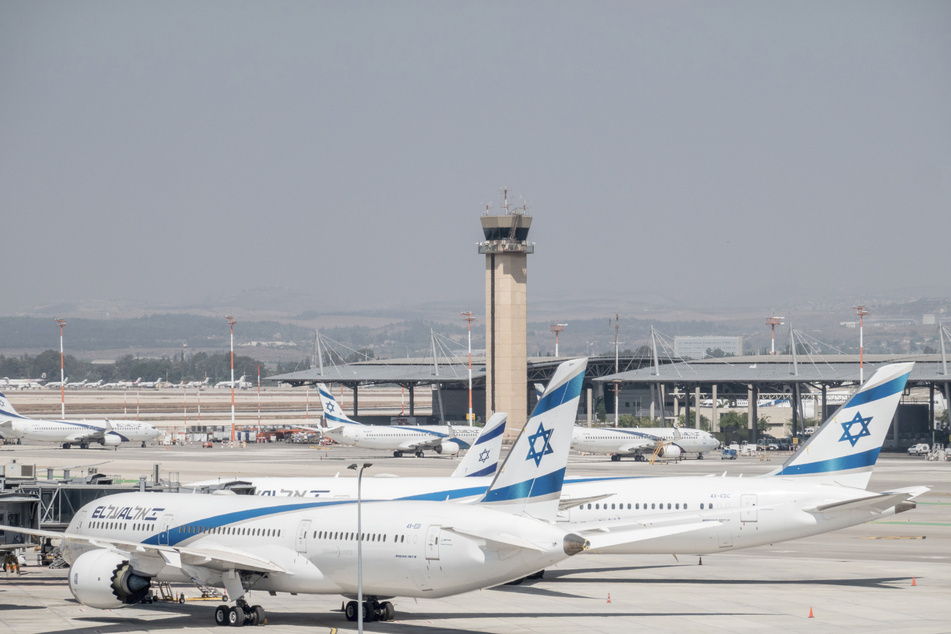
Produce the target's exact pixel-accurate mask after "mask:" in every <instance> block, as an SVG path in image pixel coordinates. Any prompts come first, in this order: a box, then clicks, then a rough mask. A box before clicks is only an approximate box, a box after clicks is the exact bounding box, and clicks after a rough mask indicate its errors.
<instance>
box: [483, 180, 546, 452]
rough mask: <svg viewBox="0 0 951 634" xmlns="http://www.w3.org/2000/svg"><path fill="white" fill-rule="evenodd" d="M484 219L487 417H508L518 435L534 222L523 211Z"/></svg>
mask: <svg viewBox="0 0 951 634" xmlns="http://www.w3.org/2000/svg"><path fill="white" fill-rule="evenodd" d="M504 207H505V213H504V214H502V215H498V216H490V215H488V214H486V215H484V216H482V218H481V221H482V233H483V234H484V235H485V241H484V242H480V243H479V253H484V254H485V356H486V364H485V372H486V379H485V400H486V403H485V410H486V411H485V415H486V418H488V417H489V416H491V415H492V414H494V413H495V412H507V413H508V422H507V423H506V431H507V433H508V434H509V435H511V434H513V433H518V432H519V431H520V430H521V429H522V428H523V427H524V426H525V423H526V422H527V420H528V384H527V377H528V344H527V342H526V334H525V331H526V328H527V321H528V310H527V308H528V304H527V294H528V293H527V291H528V287H527V284H526V279H527V272H528V254H529V253H534V252H535V245H534V244H533V243H531V242H528V230H529V228H530V227H531V226H532V217H531V216H527V215H525V213H524V211H525V210H524V209H521V210H518V209H516V210H513V211H511V212H510V211H509V208H508V198H507V197H506V198H505V203H504Z"/></svg>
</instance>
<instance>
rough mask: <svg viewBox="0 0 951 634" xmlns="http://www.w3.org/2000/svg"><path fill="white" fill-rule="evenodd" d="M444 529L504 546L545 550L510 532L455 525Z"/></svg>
mask: <svg viewBox="0 0 951 634" xmlns="http://www.w3.org/2000/svg"><path fill="white" fill-rule="evenodd" d="M442 529H443V530H444V531H449V532H451V533H457V534H459V535H465V536H467V537H474V538H476V539H483V540H485V541H487V542H494V543H496V544H501V545H503V546H511V547H514V548H527V549H529V550H537V551H539V552H545V549H544V548H540V547H539V546H538V545H536V544H533V543H532V542H530V541H528V540H527V539H522V538H520V537H516V536H515V535H510V534H508V533H496V532H493V533H492V534H489V533H485V532H482V533H480V532H478V531H473V530H463V529H460V528H457V527H455V526H443V527H442Z"/></svg>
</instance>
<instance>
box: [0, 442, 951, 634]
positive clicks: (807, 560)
mask: <svg viewBox="0 0 951 634" xmlns="http://www.w3.org/2000/svg"><path fill="white" fill-rule="evenodd" d="M10 449H11V448H9V447H7V448H5V450H4V451H3V452H0V463H8V462H9V460H10V458H11V457H13V455H14V454H11V453H10V451H9V450H10ZM17 449H22V450H25V451H24V452H23V453H21V454H19V458H20V459H21V460H26V461H29V462H31V463H32V462H35V463H36V464H37V467H38V468H39V469H42V467H43V466H46V465H45V464H44V459H46V458H49V457H51V456H53V455H56V453H57V452H58V453H59V454H63V459H65V456H66V455H67V454H69V455H70V456H72V457H73V458H78V457H79V456H81V455H82V456H85V455H87V454H92V453H94V452H93V451H91V450H90V451H87V452H79V451H77V450H71V451H65V450H50V449H47V448H40V447H19V448H17ZM133 452H135V455H136V456H137V457H138V458H141V459H142V460H143V462H141V463H137V465H138V466H133V470H134V472H135V473H139V472H142V473H146V472H148V471H149V468H150V466H149V465H150V464H151V463H152V461H155V462H161V464H162V470H163V471H166V470H168V471H175V470H178V471H179V472H181V473H182V476H183V477H182V481H183V482H184V481H186V479H187V478H186V474H188V476H187V477H192V475H197V474H198V473H199V472H200V473H202V474H205V473H207V472H208V468H209V467H208V465H207V464H205V463H207V462H211V463H212V468H213V469H214V468H218V469H221V470H223V471H229V472H231V473H245V474H249V475H250V474H256V473H262V474H263V473H268V474H272V473H274V471H283V470H287V469H288V468H290V467H293V466H297V467H299V468H301V470H302V471H306V472H321V473H336V472H337V471H345V469H346V466H345V465H346V464H349V462H350V461H354V460H358V459H365V458H369V459H371V461H373V462H374V467H373V468H372V471H376V470H377V468H379V472H380V473H384V472H385V473H398V474H402V475H425V474H434V475H435V474H444V473H448V472H449V471H451V470H452V468H453V467H454V466H455V461H453V460H449V459H446V458H442V457H439V458H426V459H422V460H420V459H416V458H403V459H399V460H396V459H393V458H389V457H387V456H385V455H384V456H379V455H377V456H372V455H369V454H368V453H367V452H361V451H358V450H353V449H346V448H335V449H333V450H326V451H325V450H315V449H308V448H307V447H306V446H296V447H295V446H290V445H287V446H285V445H281V446H262V447H254V448H253V449H252V448H246V449H245V450H243V451H242V450H239V449H228V450H225V449H217V448H216V449H208V450H202V449H200V448H192V447H185V448H179V449H178V450H177V451H176V450H174V449H172V450H168V451H167V452H166V451H165V450H160V449H157V448H156V449H146V450H142V449H140V448H128V450H127V449H126V448H123V449H121V450H119V452H117V453H118V455H119V456H122V455H123V454H126V453H128V454H133ZM138 452H144V453H142V454H141V455H139V453H138ZM96 453H98V452H96ZM102 453H106V452H102ZM109 453H113V452H109ZM320 454H325V455H326V456H328V457H325V458H324V459H323V460H320V459H319V455H320ZM314 456H318V459H317V460H315V459H314ZM103 457H104V458H105V456H103ZM124 460H130V462H131V463H134V464H136V461H134V460H131V459H130V458H122V459H120V458H118V457H117V458H115V462H110V463H109V464H107V465H102V467H100V468H101V470H102V471H103V472H108V473H113V472H114V471H113V469H112V468H110V467H112V466H115V467H116V472H118V471H122V470H124V469H125V466H124V465H125V462H124ZM779 462H781V461H780V460H779V459H778V458H773V459H772V461H771V463H765V462H761V461H759V460H757V459H749V458H748V459H741V460H738V461H736V462H733V461H723V462H721V461H720V460H704V461H695V460H691V461H689V462H683V463H680V464H678V465H666V466H661V465H654V466H651V465H646V464H643V463H633V462H622V463H620V464H618V463H611V462H609V461H607V460H606V459H605V458H603V457H594V456H577V455H573V456H572V459H571V465H570V467H569V473H572V474H606V473H625V474H629V475H661V474H663V475H673V474H677V473H681V474H684V475H686V474H699V473H717V474H719V473H721V472H723V471H724V470H728V471H729V472H730V473H732V474H738V473H743V474H745V475H755V474H757V473H763V472H764V471H766V470H768V469H769V468H772V467H774V466H776V465H778V464H779ZM79 463H80V461H79V460H75V459H74V460H73V461H72V464H74V465H76V464H79ZM327 467H329V468H327ZM201 477H204V475H203V476H201ZM914 484H925V485H929V486H931V487H932V491H931V492H929V493H928V494H926V495H924V496H922V498H920V503H919V506H918V508H917V509H916V510H914V511H911V512H908V513H904V514H901V515H898V516H894V517H889V518H884V519H883V520H882V521H878V522H872V523H869V524H865V525H862V526H857V527H853V528H849V529H845V530H842V531H837V532H834V533H828V534H826V535H820V536H817V537H812V538H808V539H803V540H798V541H794V542H786V543H781V544H777V545H775V546H772V547H759V548H754V549H749V550H741V551H735V552H733V553H724V554H719V555H711V556H707V557H704V558H703V560H702V562H703V563H702V565H698V564H699V563H700V562H699V560H698V558H697V557H686V556H681V557H680V558H679V561H678V560H676V559H675V558H674V557H673V556H666V555H665V556H657V555H652V556H635V555H624V556H601V555H597V556H595V555H580V556H577V557H574V558H572V559H570V560H568V561H566V562H564V563H563V564H561V565H559V566H557V567H556V568H553V569H551V570H549V571H547V572H546V574H545V577H544V578H543V579H540V580H536V581H532V582H526V583H524V584H522V585H518V586H505V587H502V588H495V589H490V590H483V591H479V592H473V593H469V594H464V595H460V596H456V597H449V598H444V599H431V600H422V599H420V600H414V599H397V600H395V601H394V605H395V606H396V610H397V620H396V621H395V622H392V623H367V624H366V626H365V629H366V631H368V632H434V633H436V632H455V633H459V632H499V633H502V632H504V633H506V634H515V633H520V632H539V633H545V634H548V633H556V632H566V633H567V632H572V633H574V632H579V631H584V632H630V631H636V630H647V631H661V632H682V631H703V632H724V633H726V632H810V633H811V632H836V631H850V632H873V631H874V632H880V631H889V632H915V633H916V634H920V633H928V632H948V631H951V610H949V609H948V602H947V597H948V596H949V593H951V565H949V564H951V463H929V462H926V461H924V460H922V459H914V458H907V457H904V456H897V455H896V456H888V455H886V456H883V457H882V458H881V459H880V460H879V466H878V468H877V469H876V474H875V476H874V477H873V481H872V487H873V488H876V489H887V488H891V487H899V486H909V485H914ZM65 576H66V572H65V571H50V570H44V569H37V568H35V567H28V568H26V569H24V571H23V574H22V575H21V576H20V577H15V576H12V575H7V574H5V573H2V572H0V632H15V633H21V632H23V633H27V632H29V633H32V632H64V633H65V632H103V633H108V632H145V631H148V632H164V631H178V630H182V631H188V632H212V631H221V628H217V627H215V626H214V625H213V612H214V606H215V605H217V602H214V601H191V600H189V601H187V602H186V603H185V604H182V605H179V604H178V603H158V604H153V605H147V606H137V607H131V608H125V609H123V610H115V611H100V610H94V609H91V608H87V607H84V606H82V605H80V604H79V603H77V602H75V601H74V600H73V599H72V597H71V595H70V594H69V590H68V588H67V587H66V581H65ZM174 591H175V593H176V594H179V593H181V592H184V593H185V594H186V596H187V597H190V598H191V597H195V596H197V594H198V593H197V591H196V590H195V589H194V588H192V587H186V586H179V587H175V588H174ZM254 601H255V602H257V603H260V604H261V605H263V606H264V607H265V608H266V609H267V611H268V621H269V624H268V626H267V627H268V628H270V629H269V630H267V631H271V632H305V631H306V632H322V631H325V632H332V631H334V630H335V629H336V630H337V631H354V630H355V629H356V628H355V624H354V623H349V622H348V621H346V619H345V618H344V616H343V613H342V612H340V606H341V598H340V597H337V596H304V595H300V596H290V595H285V594H282V595H278V596H276V597H271V596H268V595H267V594H264V593H258V594H255V595H254ZM810 611H811V612H812V615H813V618H810Z"/></svg>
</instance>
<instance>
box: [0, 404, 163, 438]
mask: <svg viewBox="0 0 951 634" xmlns="http://www.w3.org/2000/svg"><path fill="white" fill-rule="evenodd" d="M0 435H2V436H3V437H4V438H17V439H21V440H34V441H39V442H56V443H62V445H63V449H69V448H70V447H72V446H73V445H79V447H80V448H82V449H86V448H87V447H89V445H90V444H92V443H99V444H100V445H102V446H104V447H116V448H117V449H118V447H119V445H120V444H121V443H123V442H141V443H142V446H143V447H144V446H145V443H147V442H148V441H150V440H154V439H155V438H158V437H159V436H161V435H162V432H161V431H159V430H158V429H156V428H155V427H152V426H151V425H149V424H147V423H142V422H139V421H135V420H115V421H111V420H109V419H103V420H39V419H35V418H27V417H25V416H22V415H20V414H18V413H17V411H16V410H15V409H14V408H13V405H12V404H11V403H10V401H8V400H7V398H6V397H5V396H4V395H3V394H0Z"/></svg>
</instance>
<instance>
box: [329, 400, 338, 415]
mask: <svg viewBox="0 0 951 634" xmlns="http://www.w3.org/2000/svg"><path fill="white" fill-rule="evenodd" d="M335 409H337V408H336V406H335V403H333V402H330V403H327V411H328V412H330V413H331V414H333V413H334V410H335Z"/></svg>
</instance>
